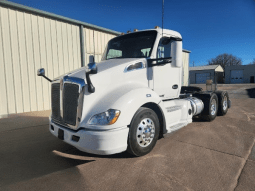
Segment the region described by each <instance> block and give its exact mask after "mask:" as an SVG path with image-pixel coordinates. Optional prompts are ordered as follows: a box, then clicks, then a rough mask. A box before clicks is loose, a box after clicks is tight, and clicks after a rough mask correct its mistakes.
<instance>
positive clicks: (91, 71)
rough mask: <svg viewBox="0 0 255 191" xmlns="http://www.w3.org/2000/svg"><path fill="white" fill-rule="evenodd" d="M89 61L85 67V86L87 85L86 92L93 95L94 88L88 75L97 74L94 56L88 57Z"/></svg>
mask: <svg viewBox="0 0 255 191" xmlns="http://www.w3.org/2000/svg"><path fill="white" fill-rule="evenodd" d="M89 61H90V63H89V64H88V65H87V67H86V81H87V84H88V91H89V92H90V93H94V92H95V87H94V86H93V84H92V82H91V80H90V77H89V75H90V74H96V73H97V65H96V63H95V62H94V56H93V55H90V56H89Z"/></svg>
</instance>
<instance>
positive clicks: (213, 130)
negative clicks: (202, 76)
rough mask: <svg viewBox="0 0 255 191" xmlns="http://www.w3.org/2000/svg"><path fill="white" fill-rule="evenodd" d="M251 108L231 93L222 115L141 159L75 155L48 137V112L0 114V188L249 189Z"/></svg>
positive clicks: (253, 149)
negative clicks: (5, 116) (226, 107)
mask: <svg viewBox="0 0 255 191" xmlns="http://www.w3.org/2000/svg"><path fill="white" fill-rule="evenodd" d="M231 96H232V94H231ZM233 97H234V96H233ZM254 108H255V99H254V98H243V97H241V98H240V97H238V98H234V99H232V108H231V109H230V110H229V112H228V114H227V115H226V116H224V117H217V118H216V119H215V120H214V121H213V122H201V121H199V120H196V121H195V122H194V123H192V124H190V125H188V126H186V127H184V128H182V129H180V130H179V131H176V132H174V133H172V134H169V135H168V136H166V137H165V138H162V139H160V140H158V142H157V144H156V146H155V148H154V150H153V151H152V152H151V153H149V154H148V155H146V156H143V157H139V158H137V157H132V156H130V155H129V154H127V153H120V154H116V155H110V156H99V155H92V154H87V153H83V152H80V151H78V150H77V149H75V148H74V147H72V146H70V145H67V144H66V143H64V142H63V141H61V140H59V139H57V138H55V137H54V136H52V135H51V134H50V132H49V131H48V125H47V124H45V122H46V123H47V120H48V116H47V112H45V113H44V114H40V112H39V113H38V114H37V115H32V114H31V115H30V114H27V115H26V116H22V117H19V118H14V117H13V118H8V119H0V160H1V162H0V190H37V191H38V190H141V189H146V190H217V191H218V190H224V191H226V190H254V188H255V183H254V179H255V146H254V139H255V109H254ZM16 126H17V127H16ZM24 127H25V128H24Z"/></svg>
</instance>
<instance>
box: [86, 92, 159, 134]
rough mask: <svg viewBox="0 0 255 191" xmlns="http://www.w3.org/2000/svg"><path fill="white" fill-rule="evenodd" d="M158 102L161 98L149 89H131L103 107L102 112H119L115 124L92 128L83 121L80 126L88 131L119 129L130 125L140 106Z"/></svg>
mask: <svg viewBox="0 0 255 191" xmlns="http://www.w3.org/2000/svg"><path fill="white" fill-rule="evenodd" d="M104 101H107V100H104ZM108 101H109V100H108ZM160 101H161V98H160V97H159V96H158V95H157V94H156V93H155V92H154V91H152V90H151V89H149V88H146V87H140V88H135V89H131V90H130V91H128V92H126V93H124V94H123V95H121V96H120V97H119V98H118V99H116V100H115V101H114V102H112V103H111V104H109V102H108V104H107V108H106V107H104V111H106V110H107V109H117V110H120V112H121V113H120V116H119V118H118V120H117V121H116V123H114V124H112V125H104V126H98V125H97V126H94V125H88V124H87V122H88V120H85V121H83V122H82V123H81V126H83V127H86V128H88V129H97V130H107V129H115V128H119V127H124V126H127V125H129V124H130V122H131V120H132V118H133V116H134V114H135V112H136V111H137V110H138V109H139V108H140V107H141V106H142V105H144V104H145V103H149V102H152V103H155V104H158V103H159V102H160ZM98 103H100V102H98ZM101 103H102V102H101ZM94 107H97V106H96V105H95V106H94ZM101 109H102V107H101ZM104 111H101V112H104ZM93 113H94V112H93ZM97 113H99V112H97Z"/></svg>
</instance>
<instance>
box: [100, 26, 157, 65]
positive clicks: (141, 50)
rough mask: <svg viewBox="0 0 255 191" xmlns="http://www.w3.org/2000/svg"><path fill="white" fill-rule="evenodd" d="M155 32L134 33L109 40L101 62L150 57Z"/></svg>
mask: <svg viewBox="0 0 255 191" xmlns="http://www.w3.org/2000/svg"><path fill="white" fill-rule="evenodd" d="M156 36H157V31H145V32H135V33H131V34H127V35H124V36H119V37H116V38H114V39H112V40H110V41H109V42H108V44H107V46H106V48H105V52H104V55H103V57H102V60H108V59H114V58H147V57H150V55H151V51H152V48H153V45H154V41H155V39H156Z"/></svg>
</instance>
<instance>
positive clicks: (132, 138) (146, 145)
mask: <svg viewBox="0 0 255 191" xmlns="http://www.w3.org/2000/svg"><path fill="white" fill-rule="evenodd" d="M158 136H159V120H158V117H157V114H156V113H155V112H154V111H153V110H151V109H149V108H144V107H141V108H140V109H139V110H138V111H137V112H136V114H135V115H134V117H133V119H132V122H131V124H130V129H129V136H128V148H127V151H128V152H129V153H130V154H132V155H135V156H143V155H146V154H148V153H149V152H150V151H151V150H152V149H153V148H154V146H155V145H156V142H157V140H158Z"/></svg>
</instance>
